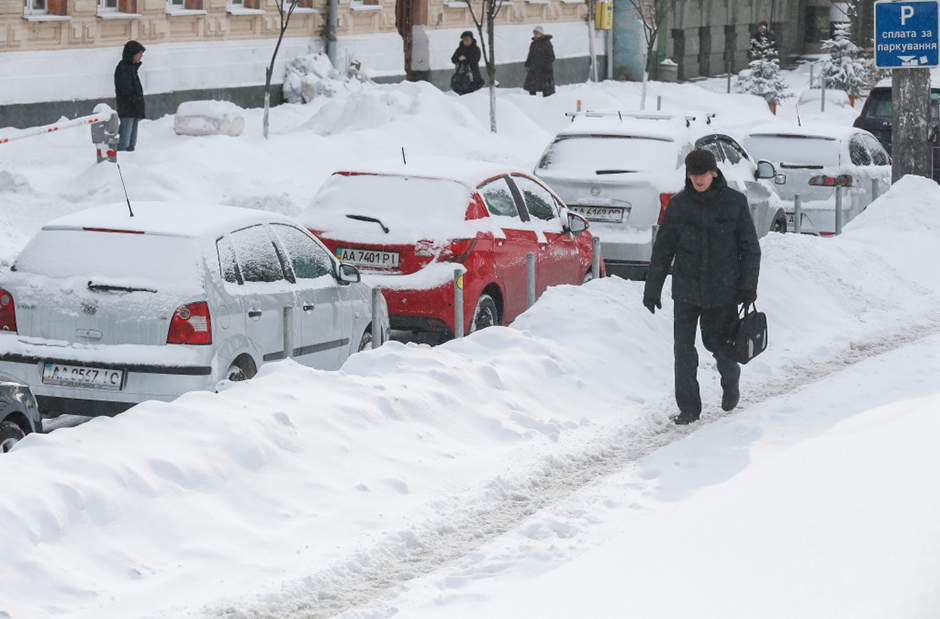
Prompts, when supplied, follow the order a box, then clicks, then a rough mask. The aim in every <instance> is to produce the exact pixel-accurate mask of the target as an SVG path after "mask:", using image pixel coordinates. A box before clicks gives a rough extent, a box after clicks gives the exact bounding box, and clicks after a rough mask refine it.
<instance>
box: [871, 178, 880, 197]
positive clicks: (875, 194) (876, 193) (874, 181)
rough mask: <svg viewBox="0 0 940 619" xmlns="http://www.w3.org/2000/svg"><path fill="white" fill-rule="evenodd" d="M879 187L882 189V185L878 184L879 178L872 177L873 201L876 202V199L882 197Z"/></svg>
mask: <svg viewBox="0 0 940 619" xmlns="http://www.w3.org/2000/svg"><path fill="white" fill-rule="evenodd" d="M879 189H881V186H880V185H879V184H878V179H877V178H873V179H871V201H872V202H874V201H875V200H877V199H878V198H880V197H881V194H880V193H879V191H878V190H879Z"/></svg>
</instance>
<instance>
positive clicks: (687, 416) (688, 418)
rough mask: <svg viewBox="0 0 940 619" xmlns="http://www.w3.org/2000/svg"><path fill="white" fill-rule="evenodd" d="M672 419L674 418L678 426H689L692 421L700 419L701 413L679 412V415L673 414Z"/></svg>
mask: <svg viewBox="0 0 940 619" xmlns="http://www.w3.org/2000/svg"><path fill="white" fill-rule="evenodd" d="M670 419H672V420H673V422H675V424H676V425H677V426H687V425H689V424H690V423H694V422H696V421H698V419H699V415H698V414H691V413H679V414H678V415H673V416H672V417H670Z"/></svg>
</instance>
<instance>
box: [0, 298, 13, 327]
mask: <svg viewBox="0 0 940 619" xmlns="http://www.w3.org/2000/svg"><path fill="white" fill-rule="evenodd" d="M0 331H10V332H12V333H16V306H15V305H14V303H13V295H12V294H10V293H9V292H7V291H6V290H4V289H3V288H0Z"/></svg>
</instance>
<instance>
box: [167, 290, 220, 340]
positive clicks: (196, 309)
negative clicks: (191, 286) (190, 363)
mask: <svg viewBox="0 0 940 619" xmlns="http://www.w3.org/2000/svg"><path fill="white" fill-rule="evenodd" d="M166 343H167V344H211V343H212V320H211V319H210V318H209V304H208V303H206V302H205V301H198V302H196V303H190V304H189V305H184V306H183V307H180V308H178V309H177V310H176V311H175V312H173V320H172V321H170V332H169V333H168V334H167V336H166Z"/></svg>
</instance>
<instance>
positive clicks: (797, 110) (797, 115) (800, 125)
mask: <svg viewBox="0 0 940 619" xmlns="http://www.w3.org/2000/svg"><path fill="white" fill-rule="evenodd" d="M796 126H797V127H802V126H803V121H801V120H800V102H799V101H797V102H796Z"/></svg>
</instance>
